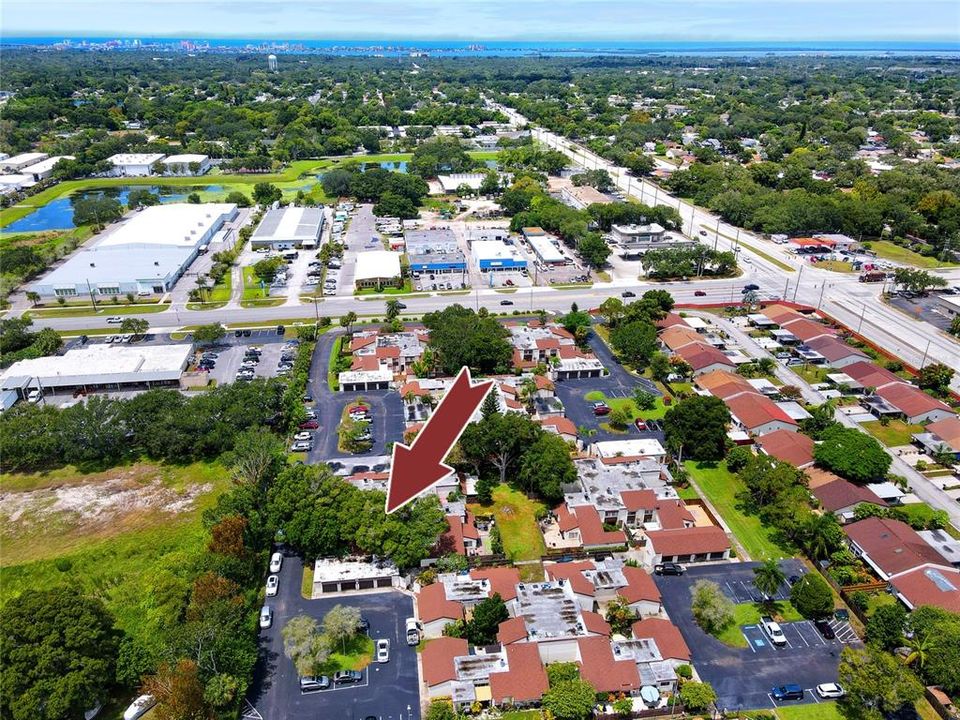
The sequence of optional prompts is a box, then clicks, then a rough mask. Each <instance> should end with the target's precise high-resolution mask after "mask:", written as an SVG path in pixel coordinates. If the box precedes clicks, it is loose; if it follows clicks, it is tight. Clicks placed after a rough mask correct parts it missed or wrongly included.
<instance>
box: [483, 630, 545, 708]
mask: <svg viewBox="0 0 960 720" xmlns="http://www.w3.org/2000/svg"><path fill="white" fill-rule="evenodd" d="M506 653H507V666H508V670H507V671H506V672H498V673H490V694H491V696H492V697H493V701H494V702H495V703H501V702H504V701H505V700H510V701H512V702H518V703H521V702H532V701H536V700H539V699H540V698H541V697H543V694H544V693H545V692H547V689H548V688H549V683H548V680H547V672H546V670H544V668H543V662H542V661H541V660H540V650H539V649H538V648H537V644H536V643H517V644H516V645H508V646H507V648H506Z"/></svg>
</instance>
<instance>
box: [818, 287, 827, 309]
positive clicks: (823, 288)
mask: <svg viewBox="0 0 960 720" xmlns="http://www.w3.org/2000/svg"><path fill="white" fill-rule="evenodd" d="M826 289H827V282H826V280H824V281H823V282H822V283H821V284H820V298H819V299H818V300H817V310H819V309H820V304H821V303H822V302H823V291H824V290H826Z"/></svg>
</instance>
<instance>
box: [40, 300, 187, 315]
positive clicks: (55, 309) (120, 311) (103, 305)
mask: <svg viewBox="0 0 960 720" xmlns="http://www.w3.org/2000/svg"><path fill="white" fill-rule="evenodd" d="M169 309H170V303H169V302H162V303H144V304H141V305H135V304H134V305H114V304H112V303H108V302H99V303H97V309H96V310H94V308H93V305H89V304H88V305H62V306H61V305H51V306H50V307H43V308H40V307H38V308H31V309H30V310H27V311H26V312H25V313H24V315H25V316H26V317H32V318H63V317H85V316H88V315H104V316H106V317H110V316H111V315H147V314H152V313H160V312H163V311H164V310H169Z"/></svg>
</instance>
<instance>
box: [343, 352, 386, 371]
mask: <svg viewBox="0 0 960 720" xmlns="http://www.w3.org/2000/svg"><path fill="white" fill-rule="evenodd" d="M350 369H351V370H379V369H380V360H379V359H378V358H377V356H376V355H357V356H355V357H354V358H353V363H352V364H351V365H350Z"/></svg>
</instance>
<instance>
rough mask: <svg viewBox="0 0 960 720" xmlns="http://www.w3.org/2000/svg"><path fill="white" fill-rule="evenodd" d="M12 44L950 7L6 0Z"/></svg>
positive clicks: (761, 2)
mask: <svg viewBox="0 0 960 720" xmlns="http://www.w3.org/2000/svg"><path fill="white" fill-rule="evenodd" d="M0 29H2V33H3V36H5V37H11V36H30V35H35V36H48V37H49V36H57V35H63V36H84V35H86V36H98V37H102V36H113V35H115V36H117V37H143V38H149V37H184V38H188V37H210V38H215V37H242V38H256V39H260V38H263V39H274V40H284V39H289V40H302V39H317V40H320V39H327V40H336V39H352V40H431V39H433V40H460V41H477V42H483V41H497V40H501V41H550V40H555V41H560V42H575V41H608V42H609V41H634V42H643V41H651V42H652V41H681V42H682V41H715V42H727V41H734V42H735V41H743V42H761V41H770V42H789V41H797V42H809V41H822V42H831V41H838V42H839V41H881V42H882V41H885V40H889V41H892V42H904V41H918V42H924V41H928V42H929V41H947V42H951V43H956V42H960V3H958V2H956V0H918V1H917V2H909V3H905V2H903V0H688V1H687V2H684V3H682V4H681V3H678V2H675V1H674V0H400V1H395V2H387V1H386V0H372V1H367V2H364V1H363V0H360V1H359V2H358V1H357V0H349V1H348V0H325V1H324V2H322V3H321V2H309V1H308V0H301V1H300V2H292V1H291V0H258V1H257V2H250V1H249V0H235V1H233V2H226V1H223V0H211V1H209V2H204V1H202V0H199V1H195V2H184V1H183V0H153V1H151V2H147V1H145V0H140V1H137V0H133V1H129V0H99V1H97V2H92V1H90V0H49V1H48V2H46V3H44V4H43V12H38V8H37V4H36V2H35V0H6V1H5V2H4V10H3V16H2V28H0Z"/></svg>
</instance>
